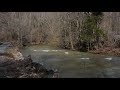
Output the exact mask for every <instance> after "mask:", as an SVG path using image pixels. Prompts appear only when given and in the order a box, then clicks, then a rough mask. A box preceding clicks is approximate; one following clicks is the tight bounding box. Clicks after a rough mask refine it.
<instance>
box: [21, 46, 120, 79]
mask: <svg viewBox="0 0 120 90" xmlns="http://www.w3.org/2000/svg"><path fill="white" fill-rule="evenodd" d="M22 53H23V54H24V55H25V56H27V55H29V54H31V55H32V58H33V60H34V61H35V62H39V63H42V64H44V65H45V66H46V68H48V69H55V68H57V69H58V70H59V72H60V75H59V76H60V77H61V78H104V77H112V78H118V77H120V57H115V56H106V55H98V54H90V53H84V52H78V51H70V50H64V49H59V48H53V47H49V46H30V47H26V48H24V49H23V50H22Z"/></svg>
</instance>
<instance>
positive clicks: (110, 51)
mask: <svg viewBox="0 0 120 90" xmlns="http://www.w3.org/2000/svg"><path fill="white" fill-rule="evenodd" d="M89 52H90V53H94V54H108V55H115V56H120V48H112V47H106V48H99V49H97V50H92V51H89Z"/></svg>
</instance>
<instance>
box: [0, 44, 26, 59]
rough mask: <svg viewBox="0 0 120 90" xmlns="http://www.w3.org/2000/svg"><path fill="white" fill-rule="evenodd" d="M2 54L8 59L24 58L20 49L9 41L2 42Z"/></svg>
mask: <svg viewBox="0 0 120 90" xmlns="http://www.w3.org/2000/svg"><path fill="white" fill-rule="evenodd" d="M0 55H1V56H5V57H6V58H8V59H14V60H23V59H24V57H23V55H22V54H21V53H20V52H19V49H18V48H17V47H15V46H13V45H12V44H10V43H7V42H5V43H2V44H0Z"/></svg>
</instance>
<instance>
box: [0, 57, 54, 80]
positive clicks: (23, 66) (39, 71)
mask: <svg viewBox="0 0 120 90" xmlns="http://www.w3.org/2000/svg"><path fill="white" fill-rule="evenodd" d="M55 73H56V72H55V71H54V70H47V69H46V68H45V67H44V66H43V65H41V64H39V63H36V62H33V61H32V59H31V58H29V57H27V58H25V59H24V60H17V61H16V60H6V61H1V60H0V78H48V76H51V77H50V78H53V76H54V74H55Z"/></svg>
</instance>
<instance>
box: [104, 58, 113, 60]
mask: <svg viewBox="0 0 120 90" xmlns="http://www.w3.org/2000/svg"><path fill="white" fill-rule="evenodd" d="M104 59H107V60H112V58H104Z"/></svg>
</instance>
